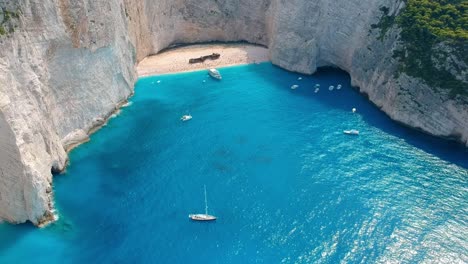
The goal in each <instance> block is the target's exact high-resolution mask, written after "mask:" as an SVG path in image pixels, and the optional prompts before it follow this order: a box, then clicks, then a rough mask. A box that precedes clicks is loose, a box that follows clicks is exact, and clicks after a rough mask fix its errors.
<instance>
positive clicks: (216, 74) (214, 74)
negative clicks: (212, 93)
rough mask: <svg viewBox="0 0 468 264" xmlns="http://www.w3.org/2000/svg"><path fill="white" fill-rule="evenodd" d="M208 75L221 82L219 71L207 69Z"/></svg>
mask: <svg viewBox="0 0 468 264" xmlns="http://www.w3.org/2000/svg"><path fill="white" fill-rule="evenodd" d="M208 74H209V75H210V76H211V77H213V78H215V79H217V80H221V79H222V77H221V74H220V73H219V71H218V70H217V69H214V68H212V69H208Z"/></svg>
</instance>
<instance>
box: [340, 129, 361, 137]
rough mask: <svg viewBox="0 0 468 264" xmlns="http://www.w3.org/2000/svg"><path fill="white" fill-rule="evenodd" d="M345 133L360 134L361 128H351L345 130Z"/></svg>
mask: <svg viewBox="0 0 468 264" xmlns="http://www.w3.org/2000/svg"><path fill="white" fill-rule="evenodd" d="M343 133H345V134H346V135H356V136H357V135H359V130H356V129H351V130H344V131H343Z"/></svg>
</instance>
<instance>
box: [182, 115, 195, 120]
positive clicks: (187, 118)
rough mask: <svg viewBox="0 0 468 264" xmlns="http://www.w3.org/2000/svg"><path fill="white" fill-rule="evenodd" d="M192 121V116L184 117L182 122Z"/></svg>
mask: <svg viewBox="0 0 468 264" xmlns="http://www.w3.org/2000/svg"><path fill="white" fill-rule="evenodd" d="M190 119H192V116H191V115H183V116H182V117H181V118H180V120H182V121H189V120H190Z"/></svg>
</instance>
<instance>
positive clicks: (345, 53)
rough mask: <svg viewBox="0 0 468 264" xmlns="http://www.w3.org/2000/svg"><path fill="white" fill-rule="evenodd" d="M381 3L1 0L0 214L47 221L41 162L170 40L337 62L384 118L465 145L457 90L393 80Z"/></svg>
mask: <svg viewBox="0 0 468 264" xmlns="http://www.w3.org/2000/svg"><path fill="white" fill-rule="evenodd" d="M382 6H387V7H389V10H390V13H392V12H393V13H394V12H397V10H399V9H400V8H401V6H402V3H401V1H398V0H396V1H395V0H379V1H371V0H365V1H357V0H356V1H355V0H353V1H349V0H346V1H344V0H340V1H329V0H317V1H306V0H291V1H283V0H255V1H253V0H172V1H166V0H160V1H155V0H133V1H132V0H106V1H103V0H19V1H16V2H14V3H13V2H12V1H7V0H0V7H3V8H4V10H8V12H10V13H11V14H12V15H9V20H8V21H7V22H5V28H7V29H8V30H7V31H6V32H5V34H1V35H0V131H1V132H2V134H1V135H0V146H1V148H0V158H1V160H0V219H5V220H8V221H10V222H16V223H18V222H24V221H26V220H30V221H32V222H33V223H35V224H41V223H43V222H46V221H48V220H51V218H52V214H53V202H52V193H53V192H52V187H51V186H52V176H51V169H52V170H62V169H63V168H64V166H65V165H66V161H67V155H66V151H65V150H66V149H67V148H68V147H69V146H70V145H72V144H74V143H76V142H79V141H82V140H85V139H86V138H87V133H88V132H89V130H90V129H92V128H93V127H94V126H96V125H99V124H101V123H102V122H103V120H104V119H105V118H106V117H107V116H108V115H109V113H111V112H112V111H113V110H114V109H115V107H116V105H118V103H119V102H121V101H123V100H125V99H126V98H127V97H128V96H129V95H130V94H131V93H132V88H133V83H134V82H135V79H136V76H135V71H134V66H135V63H136V62H137V61H138V60H141V59H142V58H144V57H145V56H147V55H149V54H152V53H157V52H158V51H160V50H161V49H163V48H166V47H168V46H170V45H172V44H176V43H195V42H203V41H212V40H217V41H238V40H245V41H249V42H252V43H257V44H262V45H266V46H268V47H269V49H270V55H271V59H272V61H273V63H275V64H277V65H279V66H281V67H284V68H286V69H289V70H293V71H298V72H303V73H312V72H314V71H315V70H316V68H317V67H320V66H325V65H333V66H337V67H340V68H342V69H344V70H346V71H348V72H349V73H350V74H351V76H352V82H353V84H354V85H356V86H359V87H360V89H361V91H363V92H364V93H366V94H368V95H369V98H370V100H371V101H373V102H374V103H375V104H376V105H378V106H379V107H381V108H382V110H383V111H385V112H386V113H388V114H389V115H390V116H391V117H392V118H394V119H395V120H398V121H400V122H403V123H405V124H408V125H410V126H413V127H417V128H420V129H422V130H424V131H426V132H428V133H431V134H434V135H438V136H446V137H449V136H455V137H458V139H460V140H461V141H462V142H464V143H465V144H466V143H467V139H468V106H467V105H468V104H467V102H466V100H465V99H463V98H458V99H456V100H450V99H449V97H448V95H447V94H445V93H444V92H443V91H439V90H435V89H432V88H431V87H428V86H427V85H425V84H424V83H423V82H421V81H420V80H417V79H415V78H411V77H408V76H406V75H404V74H401V75H400V76H399V77H395V76H396V75H395V74H394V73H395V71H396V68H397V62H396V61H395V60H394V59H393V58H392V52H391V51H392V50H393V49H394V48H395V47H396V46H397V36H398V33H399V32H398V29H396V28H393V29H390V31H389V32H388V34H387V37H386V38H384V39H383V40H379V39H378V35H379V32H377V31H376V30H371V25H372V24H375V23H377V22H378V20H379V18H380V17H381V12H380V11H379V8H380V7H382ZM3 13H5V12H3ZM3 16H4V15H3ZM0 21H4V19H2V15H0ZM0 33H1V32H0Z"/></svg>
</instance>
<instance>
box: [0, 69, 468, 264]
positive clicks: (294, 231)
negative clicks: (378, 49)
mask: <svg viewBox="0 0 468 264" xmlns="http://www.w3.org/2000/svg"><path fill="white" fill-rule="evenodd" d="M220 72H221V74H222V75H223V80H222V81H215V80H212V79H210V78H209V77H208V76H207V74H206V72H193V73H183V74H171V75H164V76H157V77H148V78H143V79H141V80H139V82H138V83H137V85H136V89H135V91H136V93H135V96H134V97H133V98H132V99H131V105H129V106H128V107H126V108H124V109H122V111H121V113H120V115H119V116H118V117H117V118H113V119H111V120H110V121H109V123H108V125H107V126H105V127H104V128H102V129H101V130H100V131H98V132H97V133H96V134H94V135H93V136H92V140H91V142H89V143H86V144H84V145H82V146H80V147H79V148H77V149H75V150H74V151H73V152H72V153H71V155H70V158H71V165H70V166H69V168H68V170H67V173H66V174H65V175H57V176H55V178H54V185H55V186H54V189H55V198H56V205H57V207H58V209H59V212H60V220H59V221H58V222H56V223H55V224H52V225H50V226H48V227H47V228H44V229H35V228H33V227H31V226H29V225H21V226H10V225H5V224H4V225H0V262H1V263H13V262H14V263H26V262H27V263H30V262H31V260H35V261H37V262H47V263H63V260H64V259H66V260H68V261H69V262H74V263H83V262H93V263H116V262H117V263H127V262H131V263H143V262H150V263H156V262H157V263H182V262H183V263H201V262H207V263H240V262H245V263H279V262H283V263H338V262H340V261H342V262H344V263H375V262H378V263H386V262H398V263H401V262H403V263H418V262H434V263H443V262H446V263H458V262H465V263H466V262H468V257H467V250H468V243H467V239H466V238H467V237H468V235H467V234H468V230H467V221H468V219H467V218H468V216H467V215H468V214H467V209H466V204H467V201H468V191H467V190H468V184H467V179H468V177H467V176H468V173H467V169H466V168H467V167H468V161H467V154H468V153H467V152H466V150H464V149H463V148H461V147H458V146H457V145H455V144H452V143H447V142H444V141H440V140H437V139H434V138H431V137H428V136H425V135H422V134H420V133H417V132H414V131H412V130H409V129H406V128H402V127H400V126H399V125H397V124H395V123H394V122H392V121H390V120H389V119H388V118H387V117H386V116H385V115H384V114H383V113H381V112H380V111H379V110H377V109H376V108H375V107H374V106H372V105H371V104H370V103H369V102H368V101H366V99H365V98H364V97H362V96H360V95H359V94H358V92H356V91H355V90H354V89H352V88H351V87H350V80H349V77H348V75H346V74H345V73H343V72H340V71H337V70H333V69H326V70H321V71H320V72H318V73H317V74H315V75H313V76H301V75H298V74H294V73H290V72H286V71H284V70H281V69H279V68H276V67H274V66H272V65H271V64H269V63H264V64H260V65H249V66H241V67H230V68H224V69H221V70H220ZM299 77H300V78H299ZM317 84H319V85H317ZM292 85H298V86H297V87H295V89H291V86H292ZM319 86H320V87H330V86H334V87H340V89H338V88H337V89H333V90H329V89H326V88H325V89H316V87H319ZM352 108H356V109H357V111H356V113H352V111H351V109H352ZM185 114H191V115H192V116H193V119H192V120H190V121H188V122H181V121H180V117H181V116H182V115H185ZM346 129H357V130H359V131H360V135H359V136H349V135H344V134H343V132H342V131H343V130H346ZM204 184H206V186H207V189H208V202H209V212H210V213H212V214H214V215H216V216H218V220H217V221H216V222H215V223H196V222H190V221H189V220H188V218H187V215H188V214H189V213H193V212H203V210H204V197H203V185H204Z"/></svg>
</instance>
